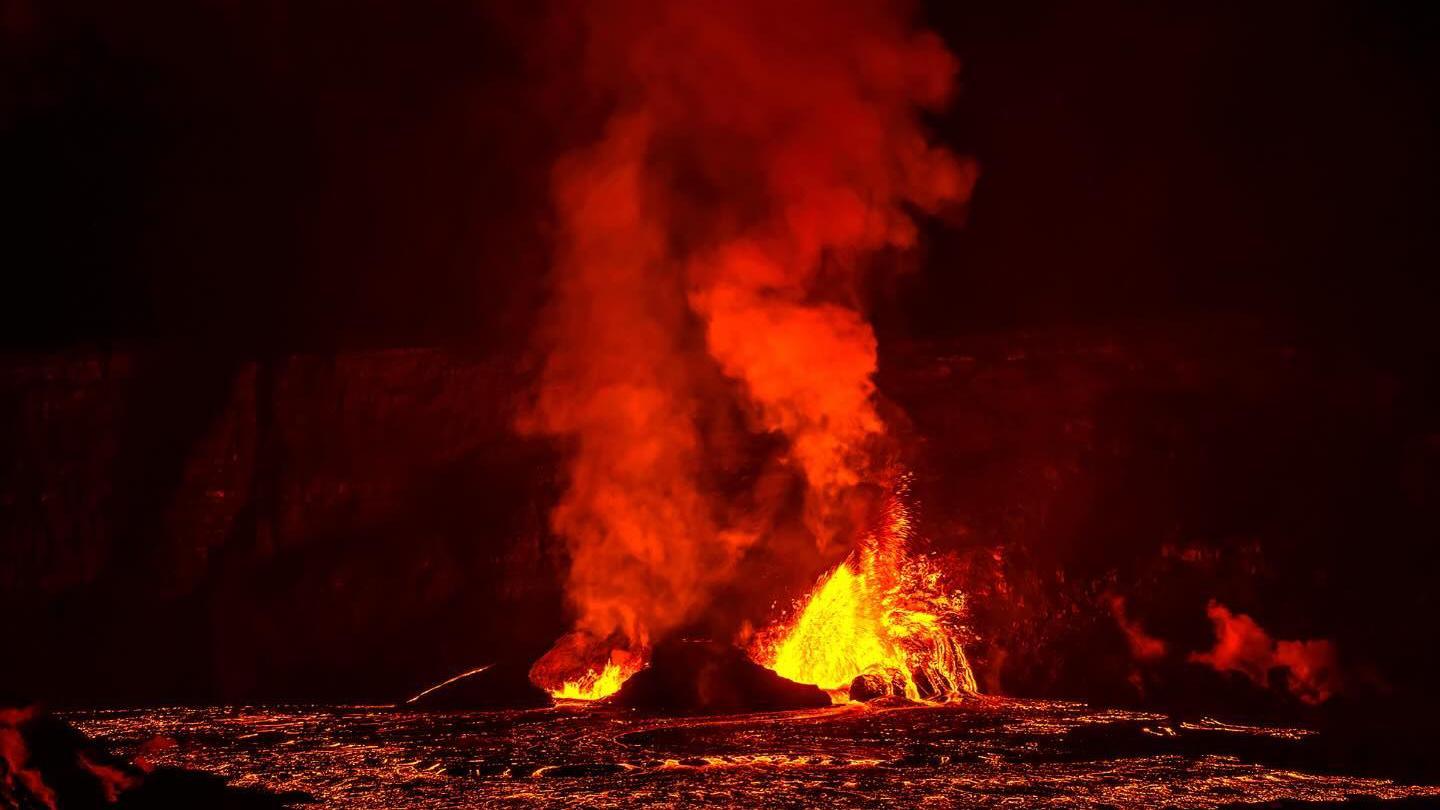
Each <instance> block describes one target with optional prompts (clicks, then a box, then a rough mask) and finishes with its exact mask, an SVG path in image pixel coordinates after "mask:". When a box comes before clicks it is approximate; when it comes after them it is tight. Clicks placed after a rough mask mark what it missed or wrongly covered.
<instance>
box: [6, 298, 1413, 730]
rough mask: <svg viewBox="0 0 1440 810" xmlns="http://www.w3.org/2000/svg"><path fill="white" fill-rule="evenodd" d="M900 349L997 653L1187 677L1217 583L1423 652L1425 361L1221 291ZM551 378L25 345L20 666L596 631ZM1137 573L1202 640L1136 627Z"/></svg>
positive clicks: (1373, 654)
mask: <svg viewBox="0 0 1440 810" xmlns="http://www.w3.org/2000/svg"><path fill="white" fill-rule="evenodd" d="M884 349H885V351H886V354H885V356H884V357H883V359H882V369H881V373H880V378H879V384H880V388H881V390H882V391H883V392H885V394H886V396H887V397H888V398H889V399H890V400H891V401H892V403H893V405H894V407H893V408H892V409H891V410H892V411H893V412H892V413H891V414H890V418H891V420H892V422H893V423H894V424H896V425H898V426H899V428H898V432H899V433H900V434H901V435H902V436H904V437H905V438H907V439H908V440H909V441H910V443H911V446H912V449H913V452H912V457H913V458H914V459H915V468H916V481H915V485H914V489H915V493H916V495H917V496H918V498H919V500H920V514H921V519H922V533H923V534H924V535H925V536H926V537H927V538H929V540H930V541H931V550H932V551H934V552H936V553H939V554H942V555H945V556H947V557H948V558H949V560H950V564H951V566H952V568H953V569H954V570H957V571H959V572H960V574H961V579H962V584H963V585H965V586H966V588H967V590H968V591H969V592H970V593H971V607H972V610H973V613H974V620H975V621H974V624H975V629H976V630H977V632H978V634H979V636H980V639H981V640H980V642H979V643H978V644H977V645H976V646H975V654H974V655H973V656H972V660H973V661H974V662H975V663H976V665H977V673H978V674H980V675H981V680H982V686H985V687H988V688H989V689H992V690H995V689H1003V690H1006V691H1010V692H1025V693H1032V694H1034V693H1039V694H1050V695H1071V696H1078V697H1093V698H1095V699H1106V700H1140V699H1144V700H1148V701H1155V700H1167V699H1169V698H1167V694H1168V693H1167V691H1166V690H1167V689H1168V690H1171V691H1173V692H1174V693H1175V694H1179V693H1181V692H1183V691H1186V690H1192V689H1193V687H1194V686H1195V684H1193V683H1191V682H1190V681H1187V680H1186V678H1190V677H1194V676H1193V675H1186V674H1184V673H1186V672H1189V671H1190V669H1194V668H1187V667H1186V665H1185V664H1184V653H1185V652H1186V651H1193V650H1203V649H1206V648H1208V647H1209V645H1210V644H1211V643H1212V641H1213V638H1212V636H1211V628H1210V625H1209V622H1208V621H1207V620H1206V617H1205V612H1204V610H1205V605H1206V603H1207V600H1209V599H1217V600H1219V601H1220V602H1223V603H1225V604H1227V605H1230V606H1231V607H1232V608H1234V609H1236V610H1237V611H1242V612H1245V613H1249V614H1251V615H1254V616H1255V617H1256V619H1257V620H1259V621H1260V622H1261V624H1263V625H1265V626H1266V627H1267V629H1269V630H1270V631H1271V632H1273V633H1274V634H1275V636H1276V637H1277V638H1315V637H1330V638H1333V639H1335V641H1336V642H1337V644H1338V646H1339V649H1340V651H1341V654H1342V656H1352V657H1354V658H1355V659H1356V660H1358V661H1361V662H1363V663H1364V665H1365V666H1371V667H1373V668H1374V670H1375V671H1377V672H1380V673H1390V672H1392V671H1394V672H1403V671H1406V666H1404V665H1403V662H1401V661H1399V658H1400V657H1403V653H1402V652H1400V651H1403V650H1413V649H1414V648H1415V640H1414V639H1412V638H1408V635H1409V634H1410V632H1411V631H1410V630H1407V629H1406V627H1405V625H1404V623H1397V622H1396V621H1394V617H1397V616H1405V615H1410V616H1415V615H1421V614H1420V613H1417V611H1424V610H1427V609H1428V608H1427V607H1426V605H1425V604H1423V603H1424V601H1425V600H1426V599H1428V598H1429V597H1428V595H1427V594H1428V593H1429V589H1428V588H1426V587H1424V584H1423V582H1422V581H1421V580H1423V578H1424V577H1423V575H1422V573H1420V572H1423V571H1425V570H1433V568H1434V565H1433V563H1434V562H1435V559H1434V556H1435V553H1436V552H1435V551H1434V550H1432V549H1431V548H1430V545H1429V544H1428V543H1424V542H1422V540H1423V538H1424V537H1427V536H1429V537H1433V536H1434V535H1435V529H1436V528H1437V520H1436V509H1435V493H1436V491H1437V486H1440V475H1437V469H1440V462H1437V453H1440V442H1437V441H1436V440H1435V438H1434V437H1435V436H1436V435H1440V426H1437V425H1436V418H1435V417H1434V415H1433V414H1434V413H1435V412H1436V411H1435V409H1433V408H1431V407H1430V405H1431V404H1433V402H1432V400H1433V398H1434V394H1433V391H1431V390H1430V389H1428V388H1426V387H1425V386H1426V383H1425V381H1426V379H1427V378H1426V377H1425V373H1424V372H1423V370H1416V369H1407V368H1404V367H1399V366H1397V367H1395V368H1385V369H1377V368H1375V367H1374V366H1373V364H1365V363H1360V362H1357V361H1355V360H1354V359H1353V358H1348V357H1347V356H1346V355H1345V353H1344V352H1343V351H1337V350H1333V349H1332V350H1320V349H1313V348H1307V347H1305V346H1303V345H1296V344H1295V343H1293V342H1292V341H1289V340H1285V339H1281V338H1277V337H1275V336H1274V335H1272V334H1267V333H1264V332H1261V331H1258V330H1255V329H1252V328H1247V327H1245V326H1244V325H1236V324H1214V323H1208V324H1200V325H1188V326H1184V325H1182V326H1162V327H1150V328H1146V329H1135V330H1129V331H1127V332H1124V333H1121V332H1116V331H1113V330H1112V331H1107V332H1101V331H1096V330H1090V331H1084V330H1078V331H1071V332H1064V333H1062V332H1049V333H1043V334H1008V335H996V336H991V337H986V338H976V339H972V340H967V341H959V342H952V343H947V344H943V345H942V344H908V345H902V344H894V343H890V344H886V345H885V347H884ZM521 387H522V386H521V381H520V379H519V377H518V375H517V373H516V372H515V371H514V370H513V369H512V368H511V366H510V365H509V364H507V363H502V362H498V361H496V360H494V359H493V358H487V357H482V356H471V355H467V354H466V353H465V352H463V351H460V350H456V349H414V350H395V351H372V352H357V353H342V354H338V355H332V356H318V355H301V356H287V357H277V358H271V359H266V360H259V361H257V360H253V359H247V360H243V361H225V360H217V359H215V358H204V357H195V356H186V355H179V354H173V355H157V354H154V353H148V352H144V351H113V352H91V353H83V352H76V353H70V354H61V355H46V356H32V357H10V358H7V359H5V360H3V362H0V504H3V509H0V602H3V607H4V609H5V610H6V615H7V617H9V621H8V629H9V633H10V640H9V642H7V647H8V648H9V649H10V650H14V651H16V652H18V655H16V656H14V658H15V660H16V661H17V663H16V664H15V665H14V666H13V669H12V671H11V672H10V673H7V676H8V678H9V679H10V680H11V681H12V682H11V683H8V684H0V686H9V687H10V688H12V689H14V690H18V691H19V692H21V693H22V694H29V695H35V696H38V697H50V698H60V699H67V698H68V699H75V698H77V697H78V698H81V699H84V700H86V701H92V702H111V701H120V702H131V701H148V700H160V699H165V700H171V701H178V700H185V699H194V700H224V701H243V700H252V699H323V700H329V701H334V700H347V699H354V700H395V699H398V698H400V697H403V696H405V695H407V694H413V693H414V692H415V691H417V690H418V689H420V688H423V687H424V686H427V685H429V684H432V683H435V682H437V681H439V680H441V679H443V678H445V677H448V676H450V675H453V674H455V673H456V672H461V671H464V670H466V669H469V668H472V667H474V666H477V665H479V664H482V663H487V662H488V661H490V660H494V659H495V658H497V652H496V651H497V650H498V651H500V654H501V655H500V656H499V657H505V658H507V659H513V660H515V661H517V662H523V661H528V660H533V658H534V657H535V656H538V654H539V653H540V652H542V651H543V650H544V649H545V648H546V647H547V646H548V645H549V643H550V642H551V641H553V640H554V639H555V638H556V637H557V636H558V635H559V634H560V633H561V632H562V631H563V630H564V629H565V619H564V616H563V597H562V594H561V591H560V588H559V584H558V583H559V582H560V572H561V571H562V570H563V549H562V548H560V545H559V544H558V543H557V542H555V541H554V540H552V539H550V538H548V535H547V532H546V530H545V525H546V523H545V511H546V507H547V505H548V504H549V503H550V502H552V499H553V497H554V495H555V491H556V482H555V480H554V479H555V476H556V469H557V468H556V465H555V463H554V462H555V457H554V451H553V449H551V448H548V447H546V446H543V445H540V444H537V443H533V442H527V441H525V440H521V439H519V438H517V437H516V436H515V435H514V433H513V432H512V431H511V429H510V425H511V422H512V414H513V407H514V403H515V402H516V399H517V392H518V391H519V390H520V389H521ZM1397 555H1401V556H1404V555H1408V557H1405V559H1409V560H1410V561H1411V562H1412V563H1414V564H1413V565H1408V566H1401V568H1403V569H1404V570H1400V571H1398V572H1397V570H1396V565H1395V559H1396V558H1397ZM1427 566H1428V568H1427ZM812 573H813V572H805V573H804V574H803V576H801V577H800V579H801V580H804V579H805V578H806V577H809V576H811V575H812ZM1114 595H1120V596H1123V597H1124V598H1125V599H1126V610H1127V613H1128V620H1129V621H1130V622H1132V623H1135V624H1137V625H1138V626H1141V627H1143V628H1144V629H1145V631H1146V632H1148V633H1149V634H1151V635H1153V636H1156V637H1159V638H1161V639H1164V640H1165V641H1167V642H1169V644H1170V645H1171V646H1170V649H1172V650H1173V651H1175V655H1173V656H1171V657H1172V658H1174V659H1175V660H1173V661H1159V662H1152V663H1147V664H1143V665H1142V664H1141V663H1138V662H1135V661H1132V660H1131V656H1130V655H1129V652H1128V647H1127V642H1126V636H1125V631H1124V630H1123V629H1122V627H1121V626H1120V625H1118V624H1117V622H1116V621H1115V619H1114V618H1113V617H1112V616H1111V613H1110V610H1109V608H1107V607H1106V605H1109V604H1111V597H1112V596H1114ZM1424 615H1429V614H1428V613H1426V614H1424ZM1392 665H1393V666H1392ZM1167 667H1168V668H1169V669H1167ZM1211 676H1212V677H1213V678H1215V679H1218V678H1219V676H1218V675H1214V674H1213V673H1211ZM1385 677H1387V678H1389V679H1390V680H1391V681H1394V680H1395V678H1394V677H1393V676H1390V675H1386V676H1385ZM987 678H988V682H987ZM1401 678H1403V675H1402V676H1401ZM1401 685H1402V686H1403V683H1402V684H1401Z"/></svg>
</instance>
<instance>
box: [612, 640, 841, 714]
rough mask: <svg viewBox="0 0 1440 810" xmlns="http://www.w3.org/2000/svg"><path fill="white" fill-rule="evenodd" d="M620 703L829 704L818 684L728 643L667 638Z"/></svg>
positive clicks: (647, 706) (690, 709)
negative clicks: (779, 670)
mask: <svg viewBox="0 0 1440 810" xmlns="http://www.w3.org/2000/svg"><path fill="white" fill-rule="evenodd" d="M611 702H613V703H614V704H616V705H619V706H625V707H628V708H632V709H643V710H645V711H652V712H661V713H667V714H671V713H673V714H740V713H744V712H766V711H783V710H786V709H813V708H820V707H824V706H829V705H830V696H829V695H827V694H825V692H824V691H822V690H821V689H820V688H819V687H816V686H811V685H809V684H801V683H796V682H794V681H791V680H787V679H785V678H782V677H780V676H779V675H776V674H775V673H774V672H771V671H770V670H768V669H766V668H764V667H762V666H760V665H759V664H756V663H755V662H753V661H751V660H750V659H749V657H747V656H746V655H745V653H743V652H741V651H740V650H737V649H735V648H734V647H731V646H730V645H728V644H719V643H716V642H713V641H677V642H667V643H665V644H662V645H660V646H658V647H656V648H655V652H654V654H653V655H652V656H651V659H650V665H649V666H648V667H646V668H645V669H643V670H641V671H640V672H638V673H636V674H635V676H634V677H632V678H630V680H628V681H626V682H625V685H624V686H622V687H620V691H619V692H617V693H615V696H614V697H613V698H612V699H611Z"/></svg>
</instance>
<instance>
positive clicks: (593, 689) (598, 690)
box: [550, 661, 640, 700]
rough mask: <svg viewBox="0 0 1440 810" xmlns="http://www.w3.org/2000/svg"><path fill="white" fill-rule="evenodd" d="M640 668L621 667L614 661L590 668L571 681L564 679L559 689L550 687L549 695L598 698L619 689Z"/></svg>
mask: <svg viewBox="0 0 1440 810" xmlns="http://www.w3.org/2000/svg"><path fill="white" fill-rule="evenodd" d="M639 670H640V667H639V666H634V667H628V668H627V667H621V666H620V665H619V664H617V663H615V662H614V661H609V662H607V663H606V664H605V668H604V669H602V670H600V671H599V672H596V671H595V670H593V669H592V670H590V671H589V672H587V673H585V674H584V675H581V676H580V677H579V678H576V679H575V680H573V681H565V682H564V683H562V684H560V688H559V689H551V690H550V696H551V697H553V698H559V699H564V700H599V699H601V698H606V697H609V696H611V695H613V694H615V693H616V692H618V691H619V690H620V686H621V685H622V684H624V683H625V681H627V680H629V678H630V676H631V675H634V674H635V673H636V672H638V671H639Z"/></svg>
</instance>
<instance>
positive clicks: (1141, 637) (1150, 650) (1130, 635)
mask: <svg viewBox="0 0 1440 810" xmlns="http://www.w3.org/2000/svg"><path fill="white" fill-rule="evenodd" d="M1105 602H1106V604H1108V605H1109V606H1110V615H1111V616H1114V617H1115V623H1116V624H1118V625H1119V626H1120V629H1121V630H1122V631H1124V633H1125V640H1126V641H1128V642H1129V643H1130V654H1131V655H1132V656H1134V658H1135V660H1136V661H1154V660H1157V659H1160V658H1164V657H1165V642H1164V641H1162V640H1161V639H1158V638H1156V637H1154V636H1152V635H1150V634H1149V633H1147V632H1145V628H1143V627H1141V626H1140V622H1138V621H1135V620H1134V619H1131V618H1130V617H1129V616H1128V615H1127V614H1126V613H1125V597H1123V596H1119V595H1117V594H1109V595H1108V596H1107V597H1106V599H1105Z"/></svg>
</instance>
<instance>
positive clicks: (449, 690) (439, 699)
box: [402, 663, 552, 712]
mask: <svg viewBox="0 0 1440 810" xmlns="http://www.w3.org/2000/svg"><path fill="white" fill-rule="evenodd" d="M551 703H552V701H551V700H550V696H549V695H548V694H546V693H545V691H544V690H542V689H540V688H539V687H537V686H535V684H533V683H531V682H530V678H529V677H528V676H527V675H526V672H525V668H524V667H522V666H519V665H516V664H511V663H500V664H495V665H494V666H491V667H487V668H485V669H481V670H478V671H474V672H469V673H466V674H464V675H461V676H458V677H456V678H453V679H451V680H449V681H446V682H444V683H442V684H439V685H438V686H433V687H431V688H429V689H427V690H425V691H424V692H421V693H420V694H419V695H416V696H415V697H413V698H411V699H410V700H408V701H406V702H405V703H404V704H402V708H406V709H421V710H423V711H435V712H453V711H481V710H485V709H534V708H540V707H542V706H549V705H551Z"/></svg>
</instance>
